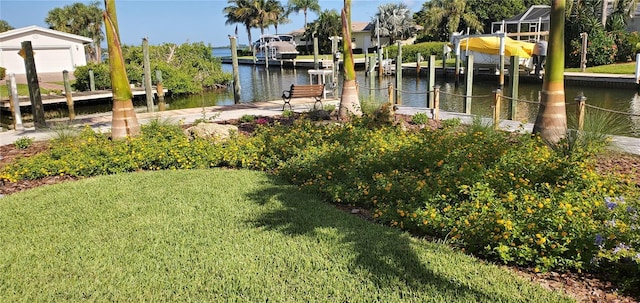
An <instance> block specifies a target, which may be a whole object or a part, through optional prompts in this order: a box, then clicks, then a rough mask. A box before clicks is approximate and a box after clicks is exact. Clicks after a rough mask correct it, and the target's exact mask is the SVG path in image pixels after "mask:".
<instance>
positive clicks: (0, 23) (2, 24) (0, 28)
mask: <svg viewBox="0 0 640 303" xmlns="http://www.w3.org/2000/svg"><path fill="white" fill-rule="evenodd" d="M12 29H13V26H11V25H9V22H7V21H5V20H2V19H0V33H2V32H6V31H10V30H12Z"/></svg>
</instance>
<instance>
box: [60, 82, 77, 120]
mask: <svg viewBox="0 0 640 303" xmlns="http://www.w3.org/2000/svg"><path fill="white" fill-rule="evenodd" d="M62 80H63V81H64V95H65V97H66V98H67V108H68V109H69V120H73V119H75V118H76V110H75V108H74V106H73V98H72V97H71V84H70V83H69V71H67V70H63V71H62Z"/></svg>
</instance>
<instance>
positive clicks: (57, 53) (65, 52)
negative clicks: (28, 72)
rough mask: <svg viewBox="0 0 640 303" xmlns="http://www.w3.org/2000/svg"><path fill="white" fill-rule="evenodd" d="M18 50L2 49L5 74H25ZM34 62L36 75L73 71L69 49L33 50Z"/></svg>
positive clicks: (22, 60)
mask: <svg viewBox="0 0 640 303" xmlns="http://www.w3.org/2000/svg"><path fill="white" fill-rule="evenodd" d="M18 51H19V49H13V48H11V49H3V50H2V61H1V62H2V64H3V65H4V66H3V67H5V68H6V69H7V74H9V73H15V74H25V69H24V59H22V58H21V57H20V55H18ZM33 52H34V53H35V54H34V60H35V61H36V71H37V72H38V73H61V72H62V71H63V70H68V71H72V70H73V60H72V58H71V49H70V48H69V47H65V48H34V50H33Z"/></svg>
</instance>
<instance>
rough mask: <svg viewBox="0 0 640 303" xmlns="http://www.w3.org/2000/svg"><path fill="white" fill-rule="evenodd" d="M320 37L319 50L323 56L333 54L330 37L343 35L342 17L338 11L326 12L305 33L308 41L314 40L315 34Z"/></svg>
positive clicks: (310, 24) (309, 25)
mask: <svg viewBox="0 0 640 303" xmlns="http://www.w3.org/2000/svg"><path fill="white" fill-rule="evenodd" d="M314 33H315V34H316V37H318V49H319V50H320V53H321V54H328V53H331V40H329V37H332V36H339V35H341V34H342V23H341V21H340V15H338V12H337V11H336V10H324V11H323V12H322V13H320V16H318V19H316V20H315V21H313V22H311V23H309V24H308V26H307V30H306V31H305V32H304V35H305V37H306V40H307V41H309V40H313V34H314Z"/></svg>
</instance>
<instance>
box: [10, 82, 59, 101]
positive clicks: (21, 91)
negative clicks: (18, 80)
mask: <svg viewBox="0 0 640 303" xmlns="http://www.w3.org/2000/svg"><path fill="white" fill-rule="evenodd" d="M2 82H3V85H0V98H2V99H8V98H9V89H8V88H7V86H6V85H4V81H2ZM17 88H18V96H28V95H29V86H28V85H26V84H18V85H17ZM40 93H41V94H48V93H49V90H48V89H44V88H40Z"/></svg>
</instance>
